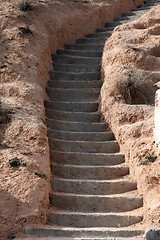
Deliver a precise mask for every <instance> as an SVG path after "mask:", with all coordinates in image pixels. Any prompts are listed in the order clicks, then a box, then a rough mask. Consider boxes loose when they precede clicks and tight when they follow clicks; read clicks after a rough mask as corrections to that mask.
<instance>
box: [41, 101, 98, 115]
mask: <svg viewBox="0 0 160 240" xmlns="http://www.w3.org/2000/svg"><path fill="white" fill-rule="evenodd" d="M45 107H46V108H51V109H55V110H64V111H71V112H72V111H73V112H96V111H97V110H98V102H57V101H48V100H46V101H45Z"/></svg>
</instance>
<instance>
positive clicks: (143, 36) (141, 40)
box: [101, 6, 160, 226]
mask: <svg viewBox="0 0 160 240" xmlns="http://www.w3.org/2000/svg"><path fill="white" fill-rule="evenodd" d="M159 49H160V6H157V7H154V8H152V10H150V11H149V12H148V13H147V14H145V15H144V16H142V17H141V18H140V19H139V20H137V21H134V22H131V23H127V24H125V25H121V26H118V27H117V28H116V29H115V30H114V33H113V35H112V36H111V38H110V39H108V41H107V42H106V44H105V48H104V53H103V58H102V73H103V77H104V83H103V86H102V90H101V110H102V113H103V116H104V118H105V121H107V122H108V123H109V125H110V127H111V129H112V130H113V132H114V134H115V136H116V139H117V140H118V142H119V144H120V147H121V152H123V153H124V154H125V156H126V162H127V165H128V166H129V168H130V173H131V176H132V179H133V180H135V181H137V183H138V189H139V193H140V194H143V198H144V223H145V225H146V226H159V217H160V188H159V183H160V171H159V164H160V157H159V154H158V152H157V149H156V148H155V143H154V136H153V132H154V98H155V91H156V88H155V86H154V85H155V84H156V83H157V82H159V81H160V71H159V70H160V50H159ZM148 154H151V155H153V156H157V157H158V158H157V160H156V161H155V162H153V163H151V162H150V163H146V164H145V161H146V159H145V156H147V155H148Z"/></svg>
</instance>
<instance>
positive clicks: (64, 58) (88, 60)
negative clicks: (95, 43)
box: [52, 54, 101, 66]
mask: <svg viewBox="0 0 160 240" xmlns="http://www.w3.org/2000/svg"><path fill="white" fill-rule="evenodd" d="M52 60H53V61H54V63H60V64H80V65H84V64H87V65H89V66H90V65H92V64H99V63H100V60H101V59H100V58H93V57H80V56H68V55H62V54H59V55H54V54H52Z"/></svg>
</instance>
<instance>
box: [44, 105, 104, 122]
mask: <svg viewBox="0 0 160 240" xmlns="http://www.w3.org/2000/svg"><path fill="white" fill-rule="evenodd" d="M46 116H47V117H48V118H50V119H57V120H62V121H69V122H100V120H101V114H100V113H98V112H97V113H86V112H84V113H83V112H65V111H60V110H54V109H48V108H46Z"/></svg>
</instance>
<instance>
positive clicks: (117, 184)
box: [51, 178, 137, 196]
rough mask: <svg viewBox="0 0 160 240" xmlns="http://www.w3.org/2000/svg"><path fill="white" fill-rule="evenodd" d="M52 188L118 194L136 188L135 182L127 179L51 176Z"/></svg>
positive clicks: (76, 191)
mask: <svg viewBox="0 0 160 240" xmlns="http://www.w3.org/2000/svg"><path fill="white" fill-rule="evenodd" d="M51 184H52V189H53V191H55V192H62V193H74V194H91V195H98V194H100V195H102V194H103V195H110V194H115V196H116V194H120V193H125V192H129V191H133V190H136V189H137V184H136V183H135V182H131V181H127V180H122V179H120V180H84V179H81V178H80V179H64V178H53V179H52V181H51Z"/></svg>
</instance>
